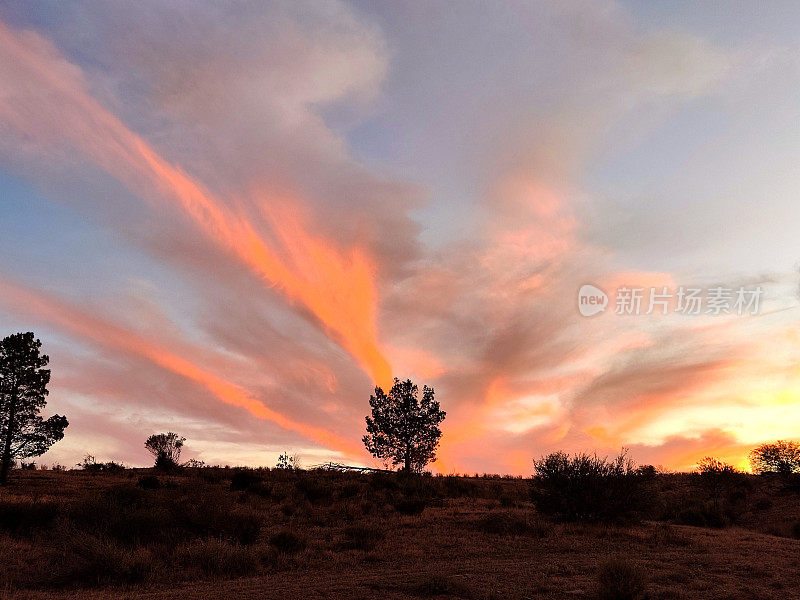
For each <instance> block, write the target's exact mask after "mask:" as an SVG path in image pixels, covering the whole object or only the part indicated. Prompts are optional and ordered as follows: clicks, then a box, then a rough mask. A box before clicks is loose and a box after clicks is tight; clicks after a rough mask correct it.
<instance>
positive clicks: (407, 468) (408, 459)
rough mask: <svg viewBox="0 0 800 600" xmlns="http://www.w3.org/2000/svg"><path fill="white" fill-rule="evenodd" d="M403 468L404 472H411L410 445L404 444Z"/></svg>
mask: <svg viewBox="0 0 800 600" xmlns="http://www.w3.org/2000/svg"><path fill="white" fill-rule="evenodd" d="M405 463H406V464H405V470H406V473H411V447H410V446H406V456H405Z"/></svg>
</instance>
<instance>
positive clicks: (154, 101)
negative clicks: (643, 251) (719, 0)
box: [0, 1, 797, 473]
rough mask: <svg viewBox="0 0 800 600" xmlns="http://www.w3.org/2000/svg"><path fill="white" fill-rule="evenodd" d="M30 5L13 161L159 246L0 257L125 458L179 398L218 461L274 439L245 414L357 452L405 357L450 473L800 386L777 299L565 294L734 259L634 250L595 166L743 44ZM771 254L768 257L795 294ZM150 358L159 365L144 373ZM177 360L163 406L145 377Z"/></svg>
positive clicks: (243, 9)
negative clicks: (584, 298) (80, 265)
mask: <svg viewBox="0 0 800 600" xmlns="http://www.w3.org/2000/svg"><path fill="white" fill-rule="evenodd" d="M37 6H38V10H37V11H36V13H35V15H33V16H31V15H32V13H29V12H28V11H26V10H24V6H23V5H18V4H16V3H13V2H12V3H10V4H9V5H8V6H6V7H4V8H3V9H2V10H0V18H2V19H4V22H0V80H2V81H3V87H2V89H1V90H0V133H2V138H1V139H0V153H2V154H1V156H2V161H3V162H2V168H3V171H4V172H6V171H7V172H8V173H12V174H13V175H14V176H15V177H20V178H23V179H25V180H27V181H29V182H31V184H32V185H35V186H40V187H41V189H43V190H44V193H45V194H46V195H47V196H48V197H52V198H53V199H57V200H59V201H61V202H62V203H64V205H66V206H67V207H68V208H69V209H70V210H73V211H75V213H76V214H80V215H82V216H83V217H84V218H86V219H88V220H89V222H91V223H92V225H91V226H90V227H95V228H98V229H100V230H102V231H104V232H107V233H108V235H110V236H112V237H113V239H114V240H117V242H118V245H119V247H120V249H121V250H120V251H121V252H122V251H123V250H124V252H125V253H127V254H125V256H126V257H127V256H130V258H128V259H127V260H130V261H131V264H133V263H134V262H136V264H137V265H139V264H142V265H146V266H147V265H152V264H155V265H157V268H158V269H159V272H158V273H156V272H154V270H151V271H149V272H148V271H147V270H146V268H144V267H143V268H142V269H140V271H142V270H143V271H145V276H144V277H141V276H137V277H134V276H133V275H132V274H131V273H132V270H131V273H128V272H126V271H125V270H124V269H123V270H121V271H120V272H118V273H113V274H111V275H107V276H106V277H107V278H108V279H107V280H106V281H102V282H91V284H92V285H91V286H87V287H86V288H84V287H83V286H82V285H81V282H75V283H74V284H72V285H70V284H69V282H63V281H61V282H58V283H55V278H54V280H53V281H50V280H47V279H44V280H42V279H41V278H39V279H37V278H35V277H32V276H30V275H29V274H26V273H6V278H5V279H4V281H3V288H2V290H0V302H2V305H3V306H4V311H5V315H4V318H5V320H6V321H8V322H10V323H17V322H23V321H24V322H25V323H31V324H32V326H35V327H36V329H37V331H38V329H39V328H41V327H44V328H47V329H45V331H48V332H52V335H53V338H54V339H55V340H57V341H56V342H55V343H56V350H58V352H59V353H60V354H61V357H60V359H59V360H60V361H61V364H64V365H67V366H68V367H67V369H65V370H66V373H65V374H64V376H63V379H62V380H61V383H59V384H58V385H59V389H60V390H61V391H62V393H63V395H64V398H63V399H62V400H61V401H63V402H65V403H69V407H70V409H71V410H73V411H74V412H75V414H76V415H79V417H78V422H79V423H80V425H79V428H78V435H80V436H81V439H82V440H84V439H85V440H89V441H90V440H91V431H92V428H93V427H102V428H104V429H105V430H106V431H115V432H117V434H118V436H119V437H120V440H124V441H121V442H120V446H119V452H120V453H122V454H125V455H126V456H127V453H128V452H132V450H131V449H132V448H134V447H136V446H137V444H136V443H135V442H134V440H135V436H136V435H137V433H136V430H135V424H136V423H137V422H138V423H141V421H137V419H145V420H147V415H150V417H152V416H153V415H156V414H157V412H158V409H159V408H163V409H164V410H165V411H166V412H167V413H168V414H169V419H184V420H185V423H186V427H187V428H190V427H191V428H194V430H195V432H196V433H195V434H196V435H201V436H206V437H204V438H203V439H205V440H206V441H208V442H209V444H210V447H213V448H216V449H217V450H215V452H219V455H217V456H214V455H211V456H210V458H211V457H213V458H211V459H212V460H214V461H219V462H221V461H224V460H226V456H230V457H245V456H247V457H252V456H254V455H257V447H258V446H257V444H259V443H261V441H262V439H263V436H261V435H258V427H260V425H257V424H254V423H253V422H252V420H251V418H255V419H256V421H258V420H265V421H268V422H270V423H272V424H273V425H275V426H277V427H275V428H273V429H271V430H270V435H272V436H274V439H273V440H272V442H274V443H273V445H272V446H271V450H274V449H275V445H276V444H279V443H283V444H286V445H292V444H295V445H301V446H302V447H303V448H305V449H308V450H309V451H311V452H313V453H315V454H314V455H315V456H324V452H325V451H326V450H329V451H330V452H333V453H336V455H337V456H344V457H347V459H348V460H358V461H368V458H367V457H366V456H365V455H364V452H363V450H362V449H361V448H359V447H358V446H359V444H358V440H359V439H360V436H361V434H362V430H363V415H364V412H365V410H366V407H367V403H366V399H367V398H368V395H369V391H370V388H371V387H372V386H373V385H375V384H379V385H386V384H387V383H388V382H389V381H390V380H391V377H392V376H400V377H406V376H410V377H413V378H415V379H420V380H421V382H424V383H428V384H432V385H434V386H435V388H436V390H437V395H438V397H439V399H440V401H441V402H442V404H443V406H444V408H445V409H446V410H447V411H448V419H447V421H445V423H444V430H445V435H444V437H443V440H442V449H441V452H440V462H439V463H438V465H437V468H438V469H439V470H441V471H445V472H447V471H451V470H458V471H461V470H484V471H510V472H516V473H525V472H527V471H528V469H529V461H530V458H531V457H532V456H535V455H536V454H538V453H541V452H544V451H547V450H550V449H556V448H565V449H568V450H592V449H599V450H600V451H614V450H615V449H618V447H619V446H620V445H622V444H628V445H631V446H632V447H633V448H634V449H636V451H637V452H640V453H641V457H642V458H640V460H643V461H646V462H662V463H664V464H666V465H667V466H676V467H680V468H684V467H686V465H688V464H690V462H691V459H692V457H693V456H696V455H698V454H701V453H702V452H703V450H702V449H703V447H704V446H705V447H706V448H710V449H717V450H718V451H719V452H721V453H723V454H725V456H729V457H732V458H731V459H732V460H735V459H736V456H738V455H737V452H742V451H743V447H744V446H745V445H746V444H748V443H750V442H751V441H753V439H752V438H753V437H754V436H755V435H756V434H755V431H756V430H755V429H751V430H750V433H748V430H747V428H746V427H744V426H742V425H741V423H738V422H737V420H741V419H742V418H743V417H742V415H748V418H749V419H750V420H751V421H753V422H759V418H754V416H753V415H754V411H757V413H758V415H761V416H760V420H761V421H763V420H764V419H766V418H767V416H768V415H773V414H776V412H775V411H781V410H782V408H780V407H781V406H783V405H782V404H780V403H779V399H780V398H786V397H793V396H792V394H793V388H791V385H792V384H790V383H789V382H788V377H789V376H788V375H787V374H788V373H791V372H792V369H796V364H797V359H796V357H795V356H793V355H792V352H791V350H790V348H791V347H792V343H793V342H792V340H791V339H789V338H785V337H783V336H782V332H784V331H786V330H787V326H786V319H785V318H783V317H781V316H780V315H777V316H776V317H774V318H773V317H769V316H767V317H766V318H765V319H763V320H759V321H756V320H755V319H750V320H748V319H740V320H735V319H724V320H717V321H713V320H712V319H711V318H707V317H702V316H701V317H698V318H696V319H694V320H687V319H680V318H675V317H674V316H669V317H664V318H660V317H656V316H650V317H641V318H636V319H634V318H631V319H628V320H626V319H624V318H620V317H615V316H613V315H610V314H606V315H601V316H598V317H597V318H593V319H584V318H582V317H581V316H580V315H579V314H578V312H577V310H576V308H575V304H574V303H575V294H576V292H577V290H578V289H579V287H580V286H581V285H583V284H584V283H593V284H596V285H598V286H599V287H601V288H603V289H606V290H607V291H611V290H614V289H615V288H616V287H619V286H622V285H628V286H632V285H640V286H642V287H649V286H659V287H660V286H676V285H679V284H682V283H685V281H683V278H684V277H691V279H692V281H697V280H698V279H702V281H703V282H708V283H709V285H711V283H719V281H718V279H717V278H728V277H729V274H728V273H722V274H720V275H717V274H716V273H712V274H709V273H707V272H704V271H703V270H702V265H701V266H700V268H698V270H695V271H687V270H685V269H684V270H681V269H678V268H675V269H672V268H664V267H663V265H662V264H658V265H656V264H647V261H636V260H631V258H630V256H629V254H628V253H627V252H626V251H624V250H625V248H626V247H627V244H626V243H625V242H624V241H623V240H620V239H618V238H620V237H622V236H624V235H626V234H628V233H631V234H632V235H634V236H635V235H637V234H638V235H644V234H643V233H642V232H641V231H636V230H634V231H632V232H628V231H623V230H621V229H620V228H619V223H620V216H619V215H618V214H615V212H614V209H615V207H614V205H613V203H609V202H608V200H607V198H605V197H604V196H605V195H606V194H608V188H607V187H605V188H604V186H603V185H600V184H598V181H601V182H602V180H603V175H602V173H603V172H604V169H608V168H609V167H608V165H609V164H614V163H615V162H621V163H623V164H628V163H627V162H626V160H630V159H628V158H626V157H628V154H629V153H630V152H631V151H632V149H636V148H638V147H639V146H640V145H641V144H642V142H643V140H647V139H649V138H648V136H651V135H653V132H654V131H657V130H658V129H659V128H660V127H662V126H663V124H664V123H665V122H668V121H669V120H670V119H671V118H673V117H674V116H675V115H678V114H683V112H684V111H686V110H689V109H688V108H687V107H692V106H693V103H699V102H704V101H710V99H713V98H716V97H720V96H725V95H726V94H729V93H730V89H731V86H732V85H733V84H732V83H731V82H732V65H733V64H736V65H737V66H739V67H741V66H742V64H741V63H742V59H741V54H736V53H733V52H731V51H730V49H729V48H726V47H724V46H722V45H715V44H713V43H711V42H709V41H708V40H706V39H704V38H703V37H700V36H698V35H693V34H688V33H686V32H682V31H676V30H674V29H670V28H646V27H642V26H640V25H641V24H640V23H638V22H636V20H635V19H633V18H632V17H631V15H630V14H628V13H626V12H625V11H624V10H622V9H621V8H620V7H619V6H617V5H616V4H614V3H601V4H597V3H586V2H570V3H566V4H560V5H559V6H553V5H552V4H549V3H533V4H530V3H517V2H513V1H511V2H507V3H503V4H502V5H501V6H499V7H498V10H497V11H492V14H486V11H485V9H484V8H482V7H481V6H480V5H477V4H469V3H464V4H462V5H459V6H457V7H454V9H453V14H452V15H450V18H449V19H448V20H444V19H442V18H441V15H438V14H437V9H436V8H435V7H434V6H432V5H420V4H417V3H389V4H387V5H382V4H380V3H377V4H375V5H373V6H370V7H361V8H355V7H354V6H352V5H351V4H348V3H344V2H338V1H326V2H313V3H304V2H301V3H298V2H272V3H267V4H263V3H261V4H248V5H244V6H240V7H237V8H232V7H225V6H222V5H219V6H210V5H199V4H197V3H192V2H177V3H169V4H164V3H160V2H146V3H145V7H146V10H145V9H142V7H141V6H137V7H136V8H134V7H133V6H131V5H130V4H129V3H125V2H116V1H112V2H107V3H104V4H103V5H102V6H94V7H91V8H89V7H88V6H87V5H85V4H81V3H70V4H69V5H52V4H49V3H42V4H40V5H37ZM501 34H502V35H501ZM509 57H514V60H510V59H509ZM633 164H636V163H635V160H634V161H633ZM622 169H623V170H624V167H622ZM598 173H599V174H598ZM598 190H599V191H598ZM665 204H668V203H666V202H665ZM617 208H618V207H617ZM659 208H660V207H651V209H652V210H653V211H654V214H661V213H659V212H658V209H659ZM637 210H645V209H644V208H637ZM634 221H635V220H632V221H630V222H634ZM681 233H682V230H680V231H679V230H678V229H677V228H676V231H675V235H676V237H677V236H679V235H680V234H681ZM57 237H58V236H56V238H57ZM58 243H59V240H58V239H55V240H54V241H53V244H54V247H53V248H51V255H50V260H52V261H53V266H52V267H51V270H52V271H53V272H55V271H56V270H57V267H56V266H55V265H56V263H57V256H58V251H57V248H58V245H57V244H58ZM91 250H92V249H91V248H89V249H88V251H87V255H90V256H91ZM621 250H622V251H621ZM669 252H670V250H669V248H665V249H664V253H665V254H669ZM90 260H91V261H92V263H91V264H89V265H87V272H88V273H92V272H98V271H97V270H96V267H97V264H98V263H100V262H102V260H103V257H102V256H94V257H91V258H90ZM662 262H663V261H662ZM630 263H636V264H630ZM640 263H644V264H640ZM668 266H669V265H668ZM767 271H768V269H765V270H764V271H760V272H758V273H755V274H752V273H751V274H749V277H748V281H750V282H755V283H760V282H764V283H765V284H769V285H773V286H775V287H776V289H777V288H779V287H780V285H782V284H783V282H784V281H785V279H786V277H785V275H783V274H778V275H777V276H772V275H767V276H765V275H764V274H763V273H764V272H767ZM98 288H99V289H100V292H94V293H99V294H101V295H102V297H92V294H93V292H92V291H90V290H97V289H98ZM99 305H103V306H104V307H105V308H104V310H102V311H99V313H98V311H97V309H96V307H97V306H99ZM776 306H777V305H776ZM4 322H5V321H4ZM71 339H72V340H75V341H76V343H77V344H78V345H84V346H88V347H90V348H91V349H92V350H90V351H89V356H90V359H89V360H88V361H85V362H82V361H75V360H73V361H71V360H70V359H69V358H68V356H66V354H67V353H69V352H70V346H69V340H71ZM772 339H777V340H778V341H777V342H776V343H775V346H774V348H772V349H771V358H770V359H769V360H766V359H764V357H763V354H762V353H763V352H764V351H765V348H769V342H768V341H769V340H772ZM776 349H777V350H776ZM53 354H54V356H56V355H55V353H53ZM135 369H142V372H143V373H146V375H147V378H148V379H149V380H151V382H152V381H157V382H158V384H157V385H156V384H155V383H152V385H145V384H143V386H144V388H145V389H146V390H147V391H146V392H145V391H142V390H141V389H137V385H136V382H135V378H134V377H131V376H130V374H129V372H130V371H131V370H135ZM126 373H127V374H126ZM743 373H747V374H748V375H747V376H748V377H749V379H746V378H745V377H744V376H743ZM759 373H770V377H771V378H772V382H771V383H770V384H769V385H766V384H762V385H761V386H760V387H759V388H758V390H756V389H755V388H756V386H754V385H753V383H752V382H753V381H754V380H755V379H756V378H757V377H758V376H759ZM55 381H58V379H57V378H54V382H55ZM747 382H749V384H748V383H747ZM158 386H161V388H162V391H163V392H164V393H163V396H164V397H165V398H168V400H163V401H162V400H151V399H148V396H149V393H150V392H152V391H156V392H157V390H156V389H155V388H157V387H158ZM741 389H747V390H748V392H754V393H755V392H758V391H759V390H760V392H759V393H760V394H761V397H760V400H759V401H758V402H754V401H753V400H752V398H746V397H744V395H743V394H742V393H740V392H738V391H737V390H741ZM192 394H198V396H197V397H198V399H199V400H198V401H190V400H187V396H189V395H192ZM755 395H756V397H758V394H757V393H756V394H755ZM92 398H94V399H95V400H96V399H98V398H104V399H108V401H109V402H110V403H111V405H113V406H116V407H117V411H116V414H115V411H114V409H113V406H109V407H107V410H104V411H100V410H99V409H98V406H97V403H96V402H95V403H94V404H93V403H92V400H91V399H92ZM57 402H58V401H57ZM159 404H160V405H161V406H159ZM220 404H224V405H225V407H224V410H223V409H222V408H220V406H219V405H220ZM756 406H757V408H756ZM776 407H778V408H776ZM234 408H235V409H237V410H229V409H234ZM244 415H247V416H244ZM683 415H689V416H683ZM723 415H725V416H723ZM156 421H157V419H154V418H150V419H149V420H147V426H148V427H150V426H151V423H152V426H156V424H155V422H156ZM165 421H167V419H166V418H164V419H163V420H162V421H160V422H165ZM108 424H110V425H108ZM107 425H108V426H107ZM789 426H790V425H787V427H789ZM226 428H230V430H229V431H227V432H226V431H225V429H226ZM278 429H280V430H282V431H279V430H278ZM201 432H205V433H201ZM763 433H764V430H763V429H758V435H762V434H763ZM109 438H113V436H109ZM87 443H90V442H88V441H87ZM104 443H105V444H107V446H108V452H109V453H112V452H113V441H112V440H111V439H109V440H105V441H104ZM73 444H74V443H73ZM71 448H72V449H71V450H70V451H71V452H74V451H76V450H75V448H76V446H75V445H73V446H71ZM131 456H132V458H131V459H130V460H139V459H138V458H136V457H135V456H134V455H133V454H132V455H131ZM231 460H233V458H231Z"/></svg>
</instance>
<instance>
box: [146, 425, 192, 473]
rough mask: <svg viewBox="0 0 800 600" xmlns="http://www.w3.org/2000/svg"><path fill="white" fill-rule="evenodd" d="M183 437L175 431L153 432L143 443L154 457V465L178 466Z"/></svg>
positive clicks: (164, 467) (162, 466)
mask: <svg viewBox="0 0 800 600" xmlns="http://www.w3.org/2000/svg"><path fill="white" fill-rule="evenodd" d="M185 441H186V438H185V437H181V436H179V435H178V434H177V433H173V432H171V431H170V432H168V433H154V434H153V435H151V436H150V437H149V438H147V441H146V442H145V443H144V447H145V448H147V449H148V450H149V451H150V454H152V455H153V456H154V457H155V459H156V467H159V468H163V469H169V468H172V467H176V466H178V461H179V460H180V458H181V450H182V449H183V443H184V442H185Z"/></svg>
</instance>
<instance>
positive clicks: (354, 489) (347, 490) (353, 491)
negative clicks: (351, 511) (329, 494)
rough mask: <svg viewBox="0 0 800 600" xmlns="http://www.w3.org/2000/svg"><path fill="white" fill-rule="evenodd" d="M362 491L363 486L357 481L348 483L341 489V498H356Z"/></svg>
mask: <svg viewBox="0 0 800 600" xmlns="http://www.w3.org/2000/svg"><path fill="white" fill-rule="evenodd" d="M361 491H362V486H361V484H360V483H359V482H357V481H348V482H347V483H345V484H344V485H343V486H342V487H341V488H339V497H340V498H354V497H355V496H358V495H359V494H360V493H361Z"/></svg>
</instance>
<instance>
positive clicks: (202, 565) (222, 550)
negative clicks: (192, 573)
mask: <svg viewBox="0 0 800 600" xmlns="http://www.w3.org/2000/svg"><path fill="white" fill-rule="evenodd" d="M178 563H179V564H181V565H182V566H184V567H186V568H189V569H197V570H199V571H200V573H202V574H203V575H206V576H221V577H240V576H242V575H249V574H251V573H255V572H256V571H258V567H259V563H258V559H257V557H256V556H255V554H254V553H253V551H252V550H250V549H248V548H245V547H243V546H240V545H238V544H231V543H229V542H226V541H224V540H218V539H214V538H210V539H206V540H196V541H193V542H189V543H188V544H187V545H186V546H184V547H183V548H181V550H180V551H179V553H178Z"/></svg>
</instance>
